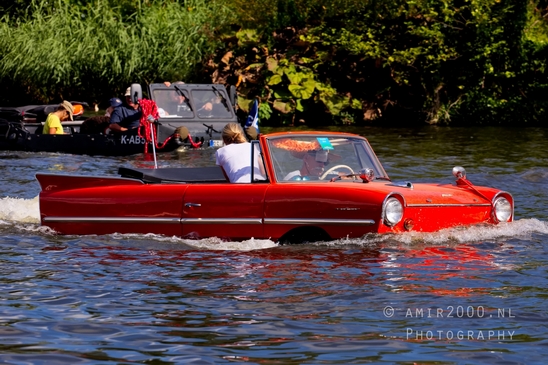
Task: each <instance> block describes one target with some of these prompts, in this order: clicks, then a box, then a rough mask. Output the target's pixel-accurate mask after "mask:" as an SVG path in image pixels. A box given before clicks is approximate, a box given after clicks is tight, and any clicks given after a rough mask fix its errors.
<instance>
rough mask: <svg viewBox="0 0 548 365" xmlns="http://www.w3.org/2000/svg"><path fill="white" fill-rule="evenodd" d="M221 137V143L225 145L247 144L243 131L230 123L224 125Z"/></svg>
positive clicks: (237, 125) (238, 126)
mask: <svg viewBox="0 0 548 365" xmlns="http://www.w3.org/2000/svg"><path fill="white" fill-rule="evenodd" d="M221 135H222V136H223V141H224V142H225V144H231V143H244V142H247V139H246V138H245V135H244V131H243V130H242V127H240V125H239V124H238V123H234V122H231V123H228V124H227V125H225V127H224V128H223V132H222V133H221Z"/></svg>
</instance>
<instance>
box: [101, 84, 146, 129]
mask: <svg viewBox="0 0 548 365" xmlns="http://www.w3.org/2000/svg"><path fill="white" fill-rule="evenodd" d="M124 97H125V101H124V103H122V105H120V106H117V107H116V108H114V111H113V112H112V115H111V116H110V125H109V128H110V130H111V131H112V132H115V133H120V132H127V131H128V130H132V129H136V128H137V127H139V124H140V120H141V114H142V113H141V111H140V110H139V104H135V103H133V101H132V100H131V88H129V87H128V88H127V89H126V93H125V95H124Z"/></svg>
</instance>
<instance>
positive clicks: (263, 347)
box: [0, 127, 548, 364]
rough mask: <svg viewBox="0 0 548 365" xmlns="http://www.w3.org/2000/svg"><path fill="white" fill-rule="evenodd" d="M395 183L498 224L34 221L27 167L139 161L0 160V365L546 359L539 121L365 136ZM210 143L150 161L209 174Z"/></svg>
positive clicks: (112, 170)
mask: <svg viewBox="0 0 548 365" xmlns="http://www.w3.org/2000/svg"><path fill="white" fill-rule="evenodd" d="M354 132H356V133H359V134H362V135H364V136H366V137H367V138H368V139H369V141H370V143H371V145H372V146H373V148H374V150H375V151H376V153H377V155H378V157H379V158H380V160H381V161H382V162H383V164H384V167H385V169H386V171H387V172H388V174H389V176H391V178H392V180H394V181H411V182H440V183H452V182H453V180H454V179H453V177H452V175H451V169H452V168H453V166H455V165H461V166H464V167H465V168H466V170H467V172H468V178H469V179H470V180H471V181H472V182H473V183H475V184H479V185H489V186H494V187H498V188H501V189H504V190H507V191H509V192H511V193H512V194H513V196H514V198H515V201H516V210H515V215H516V220H515V222H513V223H511V224H506V225H499V226H493V227H476V228H468V229H454V230H447V231H442V232H437V233H429V234H419V233H408V234H403V235H397V236H395V235H388V236H376V235H371V236H365V237H362V238H360V239H352V240H340V241H333V242H321V243H313V244H306V245H300V246H278V245H277V244H276V243H275V242H272V241H269V240H253V239H252V240H248V241H245V242H223V241H221V240H219V239H215V238H213V239H206V240H200V241H192V240H184V239H180V238H176V237H163V236H156V235H109V236H57V235H55V234H54V233H53V232H51V231H50V230H49V229H47V228H45V227H40V225H39V214H38V198H37V196H38V192H39V186H38V183H37V182H36V180H35V179H34V175H35V174H36V173H37V172H59V173H63V174H87V175H113V174H116V171H117V169H118V167H120V166H125V167H144V166H151V165H152V161H150V158H145V157H143V156H132V157H125V158H106V157H89V156H73V155H61V154H37V153H33V154H31V153H20V152H5V151H4V152H0V182H1V188H0V274H1V275H0V363H5V364H128V363H134V364H221V363H252V364H365V363H399V364H412V363H421V364H486V363H488V364H491V363H497V364H544V363H546V358H547V356H548V325H547V323H548V314H547V309H546V308H547V306H546V300H547V298H548V258H547V257H548V256H547V252H548V250H547V248H546V247H547V244H548V225H547V221H548V211H547V209H546V207H547V201H546V200H547V199H546V197H547V193H546V192H547V190H546V188H547V187H548V163H547V162H548V158H547V154H546V151H547V150H548V140H547V134H548V130H544V129H506V128H483V129H479V128H478V129H476V128H474V129H466V128H434V127H429V128H421V129H414V130H411V129H398V130H394V129H390V130H384V129H378V128H367V129H359V130H355V131H354ZM213 156H214V150H201V151H186V152H180V153H174V154H172V155H167V156H166V155H162V156H160V157H159V164H160V166H161V167H173V166H181V165H184V166H204V165H213V164H214V157H213Z"/></svg>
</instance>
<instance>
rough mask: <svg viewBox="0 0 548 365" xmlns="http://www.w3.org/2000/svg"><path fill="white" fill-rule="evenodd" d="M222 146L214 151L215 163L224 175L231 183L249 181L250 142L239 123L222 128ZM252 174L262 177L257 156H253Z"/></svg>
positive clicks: (262, 170) (259, 178)
mask: <svg viewBox="0 0 548 365" xmlns="http://www.w3.org/2000/svg"><path fill="white" fill-rule="evenodd" d="M221 136H222V138H223V142H224V143H225V146H224V147H221V148H219V149H218V150H217V151H216V152H215V160H216V164H217V165H219V166H221V168H222V170H223V173H224V175H225V177H226V178H227V179H228V180H229V181H230V182H231V183H249V182H251V144H250V143H249V142H248V141H247V139H246V137H245V135H244V131H243V130H242V127H241V126H240V124H238V123H235V122H231V123H228V124H227V125H226V126H225V127H224V128H223V130H222V132H221ZM254 161H255V166H254V169H255V170H254V175H255V178H256V179H258V180H263V179H264V167H263V166H262V164H260V158H259V156H258V155H257V156H255V159H254Z"/></svg>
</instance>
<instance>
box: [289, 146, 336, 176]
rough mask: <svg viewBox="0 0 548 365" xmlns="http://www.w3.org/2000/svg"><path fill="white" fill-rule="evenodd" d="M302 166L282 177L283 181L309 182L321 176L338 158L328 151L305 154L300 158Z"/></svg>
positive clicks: (322, 150)
mask: <svg viewBox="0 0 548 365" xmlns="http://www.w3.org/2000/svg"><path fill="white" fill-rule="evenodd" d="M298 157H300V158H302V160H303V164H302V166H301V168H300V169H299V170H295V171H292V172H290V173H289V174H287V175H286V176H285V177H284V180H311V179H317V178H318V177H320V176H322V174H323V173H324V171H325V167H326V166H327V165H328V164H329V163H330V162H333V161H334V160H338V159H340V156H338V155H334V154H332V153H330V152H329V151H328V150H324V149H321V150H317V151H310V152H306V153H304V154H302V155H300V156H298Z"/></svg>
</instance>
